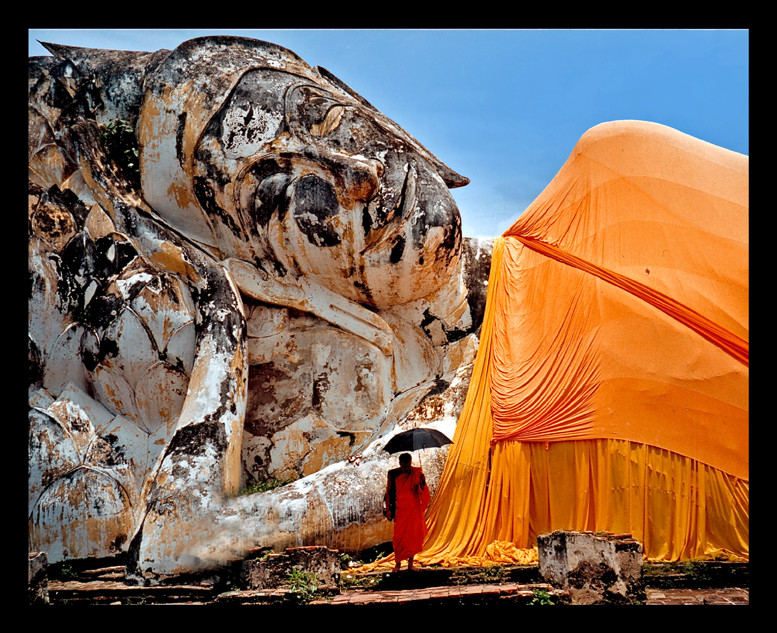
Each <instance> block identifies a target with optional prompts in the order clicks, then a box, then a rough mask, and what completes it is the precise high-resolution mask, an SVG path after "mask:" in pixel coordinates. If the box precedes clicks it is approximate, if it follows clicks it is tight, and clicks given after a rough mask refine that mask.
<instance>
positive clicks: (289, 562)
mask: <svg viewBox="0 0 777 633" xmlns="http://www.w3.org/2000/svg"><path fill="white" fill-rule="evenodd" d="M294 569H297V570H300V571H303V572H307V573H310V574H313V575H314V577H315V582H316V585H317V587H318V588H320V589H326V590H328V591H338V590H339V587H340V553H339V552H338V551H337V550H333V549H329V548H327V547H316V546H311V547H291V548H287V549H286V550H285V551H284V552H280V553H277V552H267V553H266V554H260V555H259V556H257V557H255V558H250V557H249V558H248V559H246V560H245V561H243V563H242V566H241V569H240V584H241V586H242V587H243V588H244V589H277V588H279V587H288V585H289V575H290V574H291V572H292V570H294Z"/></svg>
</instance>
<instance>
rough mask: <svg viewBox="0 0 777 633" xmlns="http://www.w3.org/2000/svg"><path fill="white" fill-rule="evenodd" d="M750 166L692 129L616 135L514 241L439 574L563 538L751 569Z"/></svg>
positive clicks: (503, 255) (478, 379)
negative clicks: (615, 538) (596, 536)
mask: <svg viewBox="0 0 777 633" xmlns="http://www.w3.org/2000/svg"><path fill="white" fill-rule="evenodd" d="M748 173H749V161H748V158H747V157H746V156H744V155H741V154H737V153H734V152H731V151H728V150H725V149H723V148H720V147H716V146H713V145H710V144H708V143H706V142H703V141H700V140H698V139H695V138H692V137H690V136H687V135H685V134H682V133H680V132H678V131H676V130H672V129H670V128H667V127H664V126H661V125H658V124H653V123H645V122H637V121H618V122H614V123H607V124H602V125H599V126H597V127H595V128H593V129H592V130H589V131H588V132H587V133H586V134H585V135H584V136H583V137H582V138H581V139H580V141H579V143H578V144H577V146H576V147H575V148H574V151H573V152H572V154H571V155H570V157H569V159H568V160H567V162H566V163H565V164H564V166H563V167H562V168H561V170H560V171H559V173H558V174H557V176H556V177H555V178H554V179H553V181H552V182H551V183H550V184H549V185H548V187H547V188H546V189H545V191H544V192H543V193H542V194H541V195H540V196H539V197H538V198H537V199H536V200H535V201H534V202H533V203H532V204H531V205H530V207H529V208H528V209H527V210H526V211H525V212H524V213H523V214H522V216H521V217H520V219H519V220H518V221H517V222H516V223H515V224H514V225H513V226H512V227H511V228H510V229H509V230H508V231H506V232H505V234H504V236H503V237H502V238H498V239H497V240H496V242H495V246H494V254H493V259H492V270H491V277H490V280H489V296H488V303H487V308H486V316H485V319H484V324H483V329H482V331H481V347H480V350H479V352H478V359H477V362H476V365H475V368H474V370H473V377H472V382H471V385H470V391H469V394H468V399H467V403H466V405H465V408H464V411H463V413H462V415H461V418H460V420H459V425H458V428H457V431H456V437H455V438H454V441H455V444H454V446H453V447H452V448H451V452H450V453H449V458H448V462H447V464H446V469H445V472H444V473H443V477H442V480H441V482H440V485H439V487H438V491H437V494H436V495H435V499H434V500H433V503H432V506H431V508H430V521H429V524H430V535H429V539H428V540H427V547H426V549H425V555H426V556H427V557H428V560H429V561H434V562H438V563H439V562H445V561H453V560H459V561H461V560H463V559H462V557H464V558H466V557H470V558H472V557H474V558H478V557H480V558H483V557H485V558H489V556H491V558H492V559H500V560H504V559H505V557H507V558H509V559H513V560H518V559H520V558H522V557H523V558H525V557H526V556H530V554H529V553H526V552H523V553H520V552H517V551H516V548H517V550H521V549H525V548H531V547H533V545H534V542H535V541H536V535H537V534H539V533H542V532H544V531H551V530H553V529H580V530H608V531H616V532H623V531H628V532H631V533H632V534H634V535H635V536H636V537H637V538H640V539H641V540H642V542H643V544H644V545H645V549H646V554H647V555H648V556H649V557H652V558H661V559H678V558H695V557H702V556H708V555H713V554H717V553H721V552H722V553H726V554H729V555H733V556H736V557H747V556H748V552H749V546H748V519H749V484H748V481H749V446H748V418H749V312H748V298H749V297H748V295H749V280H748V275H749V242H748V208H749V200H748ZM497 551H499V552H502V553H499V554H496V553H495V552H497ZM507 551H510V552H511V553H510V554H504V552H507ZM489 552H490V554H489Z"/></svg>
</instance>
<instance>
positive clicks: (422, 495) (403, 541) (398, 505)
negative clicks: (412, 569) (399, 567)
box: [386, 466, 431, 562]
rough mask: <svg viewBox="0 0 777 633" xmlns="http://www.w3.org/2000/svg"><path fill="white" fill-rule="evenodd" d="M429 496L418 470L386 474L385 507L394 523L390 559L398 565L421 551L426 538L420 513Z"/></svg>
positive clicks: (394, 470) (420, 471) (396, 471)
mask: <svg viewBox="0 0 777 633" xmlns="http://www.w3.org/2000/svg"><path fill="white" fill-rule="evenodd" d="M430 498H431V495H430V494H429V487H428V486H427V485H426V478H425V477H424V473H423V471H422V470H421V469H420V468H417V467H415V466H411V467H410V470H409V471H406V470H403V469H402V468H394V469H393V470H390V471H389V473H388V484H387V486H386V508H387V509H388V511H389V515H388V516H389V518H390V519H391V520H393V521H394V541H393V545H394V559H395V560H396V561H397V562H399V561H402V560H407V559H408V558H411V557H412V556H415V555H416V554H417V553H418V552H420V551H421V549H422V547H423V544H424V538H425V537H426V521H425V520H424V511H425V510H426V507H427V506H428V505H429V500H430Z"/></svg>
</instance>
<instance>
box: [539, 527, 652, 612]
mask: <svg viewBox="0 0 777 633" xmlns="http://www.w3.org/2000/svg"><path fill="white" fill-rule="evenodd" d="M537 548H538V554H539V569H540V574H541V575H542V577H543V578H544V579H545V580H546V581H547V582H549V583H551V584H553V585H555V586H556V587H560V588H563V589H565V590H568V591H569V592H570V596H571V599H572V602H573V603H574V604H611V603H630V602H638V601H642V600H644V597H645V587H644V582H643V575H642V544H641V543H639V542H638V541H636V540H635V539H634V538H632V537H631V535H629V534H619V535H618V534H600V533H593V532H569V531H563V530H561V531H556V532H552V533H550V534H543V535H540V536H538V537H537Z"/></svg>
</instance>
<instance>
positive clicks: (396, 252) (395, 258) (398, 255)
mask: <svg viewBox="0 0 777 633" xmlns="http://www.w3.org/2000/svg"><path fill="white" fill-rule="evenodd" d="M404 250H405V238H404V237H403V236H402V235H400V236H398V237H397V238H396V240H395V241H394V246H392V247H391V255H390V256H389V261H390V262H391V263H392V264H398V263H399V262H400V261H402V253H403V252H404Z"/></svg>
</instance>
